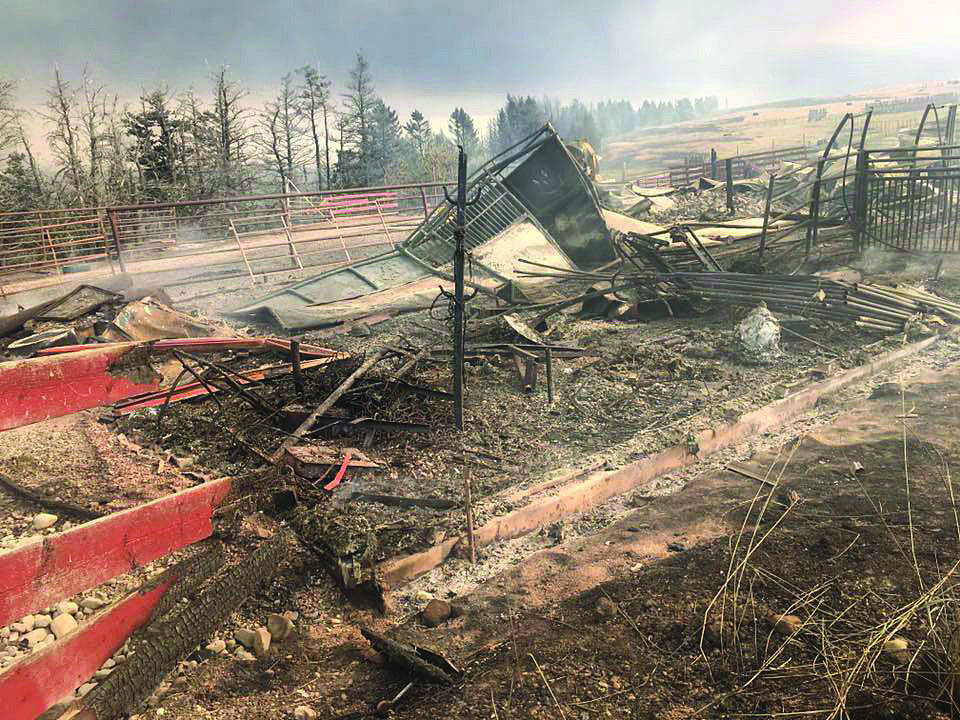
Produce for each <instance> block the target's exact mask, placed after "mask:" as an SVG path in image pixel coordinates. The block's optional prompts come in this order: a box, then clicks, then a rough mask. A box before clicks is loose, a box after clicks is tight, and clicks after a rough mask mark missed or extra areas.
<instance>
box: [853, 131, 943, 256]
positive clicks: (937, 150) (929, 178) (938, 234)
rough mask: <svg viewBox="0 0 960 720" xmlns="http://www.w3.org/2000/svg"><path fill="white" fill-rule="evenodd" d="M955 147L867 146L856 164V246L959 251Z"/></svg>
mask: <svg viewBox="0 0 960 720" xmlns="http://www.w3.org/2000/svg"><path fill="white" fill-rule="evenodd" d="M957 150H958V148H957V147H954V146H950V147H943V146H940V147H933V148H910V149H899V148H898V149H895V150H867V151H864V152H863V153H862V157H861V158H860V162H859V163H858V164H859V166H860V167H858V172H857V176H858V183H857V185H858V190H859V192H858V198H857V205H858V208H857V210H858V212H856V213H855V214H856V215H858V216H859V218H858V219H859V222H858V223H857V225H858V226H859V227H858V230H859V231H860V232H859V233H858V234H859V236H860V238H859V239H860V246H861V247H869V246H871V245H873V246H886V247H892V248H896V249H898V250H912V251H920V252H960V166H958V158H957V157H956V156H957V155H958V154H960V153H958V152H957Z"/></svg>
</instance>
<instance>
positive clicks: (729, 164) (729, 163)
mask: <svg viewBox="0 0 960 720" xmlns="http://www.w3.org/2000/svg"><path fill="white" fill-rule="evenodd" d="M723 165H724V168H723V169H724V173H725V174H726V176H727V178H726V179H727V212H728V213H732V212H733V159H732V158H727V159H726V160H724V161H723Z"/></svg>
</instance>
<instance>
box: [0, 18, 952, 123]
mask: <svg viewBox="0 0 960 720" xmlns="http://www.w3.org/2000/svg"><path fill="white" fill-rule="evenodd" d="M357 52H362V53H363V54H364V55H365V56H366V57H367V58H368V60H369V62H370V66H371V69H372V72H373V76H374V81H375V84H376V86H377V91H378V92H379V94H381V95H382V96H383V97H384V98H385V100H386V101H387V102H388V103H389V104H391V105H393V106H394V107H395V108H397V109H398V110H399V111H400V112H401V115H403V116H406V115H408V114H409V112H410V110H412V109H413V108H414V107H418V108H420V109H421V110H423V112H424V113H425V114H427V115H428V117H430V118H431V119H432V120H433V121H434V122H435V123H437V122H439V121H441V119H443V118H445V117H446V116H447V115H449V112H450V110H451V109H452V108H453V107H454V106H455V105H462V106H464V107H465V108H466V109H467V111H468V112H471V113H472V114H474V115H475V116H478V117H479V118H485V117H487V116H489V115H490V113H492V112H493V111H494V110H495V108H496V107H498V105H499V104H500V102H501V100H502V98H503V96H504V95H505V94H506V93H508V92H510V93H514V94H517V93H523V94H533V95H535V96H538V97H539V96H543V95H551V96H558V97H560V98H561V99H569V98H570V97H572V96H578V97H581V98H582V99H584V100H587V101H592V100H600V99H604V98H610V97H627V98H629V99H631V100H634V101H637V100H641V99H643V98H645V97H650V98H658V99H670V98H676V97H682V96H691V97H692V96H696V95H707V94H714V95H717V96H719V97H720V99H721V103H722V102H723V101H724V99H725V98H728V99H729V102H730V105H731V106H733V105H736V104H744V103H747V102H753V101H762V100H770V99H775V98H785V97H796V96H802V95H828V94H839V93H845V92H849V91H855V90H864V89H868V88H871V87H877V86H885V85H893V84H899V83H905V82H914V81H920V80H928V79H929V80H935V79H947V78H953V77H960V0H932V1H927V2H924V1H923V0H912V1H911V2H904V1H903V0H866V1H862V0H811V1H809V2H803V1H802V0H795V1H793V2H789V1H784V0H689V1H685V0H633V1H632V2H630V1H626V0H603V1H602V2H596V1H594V2H590V1H588V0H578V1H577V2H570V1H568V0H479V1H478V2H469V3H454V2H441V1H439V0H438V1H434V2H431V1H429V0H423V1H420V2H417V1H413V0H392V1H389V2H388V1H386V0H379V1H374V0H314V1H313V2H306V1H304V0H280V1H274V2H271V1H270V0H229V1H223V2H211V1H209V0H0V77H5V78H13V79H17V80H19V81H20V87H21V91H20V97H21V101H22V102H23V104H26V105H29V104H32V103H34V102H36V101H38V99H39V98H40V97H41V96H42V88H43V87H44V86H45V85H46V84H47V83H48V82H49V80H50V76H51V74H52V68H53V66H54V64H59V65H60V66H61V68H63V70H64V72H65V74H66V75H67V76H68V77H71V78H73V77H77V76H79V73H80V70H81V68H82V67H83V66H84V65H87V66H88V67H89V68H90V69H91V71H92V72H93V73H94V74H95V76H96V78H97V80H98V81H99V82H101V83H104V84H106V85H108V86H109V87H110V88H111V89H115V90H116V91H117V92H119V93H120V94H121V97H122V98H126V99H133V98H134V97H135V96H136V93H137V92H138V90H139V89H140V88H141V87H151V86H155V85H156V84H158V83H163V84H166V85H168V86H169V87H170V88H172V89H174V90H179V89H183V88H186V87H189V86H191V85H192V86H194V88H195V89H197V90H198V91H201V92H204V93H205V92H206V91H207V89H208V87H209V81H208V75H209V73H210V71H212V70H213V69H214V68H216V67H217V66H219V65H221V64H227V65H229V66H230V68H231V69H232V72H233V74H234V77H236V78H237V79H238V80H240V81H242V82H243V83H244V84H245V85H247V86H248V87H250V88H251V89H252V90H253V91H254V92H255V94H256V96H257V97H265V96H266V95H267V94H269V93H270V92H272V86H273V85H274V84H275V83H276V82H277V80H278V78H279V77H280V76H281V75H282V74H283V73H285V72H287V71H289V70H291V69H294V68H296V67H299V66H301V65H304V64H306V63H316V64H317V65H318V66H319V68H320V69H321V71H322V72H325V73H326V74H328V75H329V76H330V77H331V78H332V79H333V80H334V82H335V83H338V84H341V85H342V81H343V80H344V79H345V77H346V73H347V71H348V69H349V67H350V65H351V64H352V62H353V58H354V56H355V54H356V53H357ZM443 124H445V121H444V123H443Z"/></svg>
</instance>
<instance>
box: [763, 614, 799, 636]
mask: <svg viewBox="0 0 960 720" xmlns="http://www.w3.org/2000/svg"><path fill="white" fill-rule="evenodd" d="M767 620H768V621H769V622H770V624H771V625H773V631H774V632H775V633H778V634H779V635H793V634H795V633H796V632H797V631H798V630H799V629H800V626H801V625H803V620H801V619H800V618H798V617H797V616H796V615H778V614H775V613H772V614H771V615H769V616H768V617H767Z"/></svg>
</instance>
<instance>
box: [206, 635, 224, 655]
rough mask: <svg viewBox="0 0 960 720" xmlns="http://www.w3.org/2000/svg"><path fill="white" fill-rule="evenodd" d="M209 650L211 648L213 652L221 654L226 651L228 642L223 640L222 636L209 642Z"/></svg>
mask: <svg viewBox="0 0 960 720" xmlns="http://www.w3.org/2000/svg"><path fill="white" fill-rule="evenodd" d="M207 650H209V651H210V652H212V653H216V654H217V655H220V654H221V653H223V652H226V650H227V643H226V642H224V641H223V640H221V639H220V638H217V639H215V640H211V641H210V642H209V643H207Z"/></svg>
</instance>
